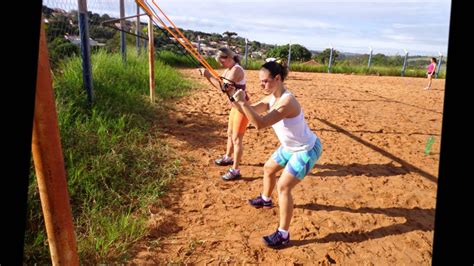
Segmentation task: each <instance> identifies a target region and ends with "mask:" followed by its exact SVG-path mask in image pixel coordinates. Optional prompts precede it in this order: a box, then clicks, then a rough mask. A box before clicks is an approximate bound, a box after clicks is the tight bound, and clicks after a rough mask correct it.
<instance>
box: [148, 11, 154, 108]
mask: <svg viewBox="0 0 474 266" xmlns="http://www.w3.org/2000/svg"><path fill="white" fill-rule="evenodd" d="M154 54H155V45H154V40H153V20H152V18H151V16H150V17H148V66H149V74H150V101H151V102H152V103H153V102H155V56H154Z"/></svg>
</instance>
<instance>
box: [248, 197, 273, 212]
mask: <svg viewBox="0 0 474 266" xmlns="http://www.w3.org/2000/svg"><path fill="white" fill-rule="evenodd" d="M249 204H250V205H252V206H254V207H255V208H257V209H258V208H265V209H269V208H271V207H272V206H273V202H272V200H271V199H270V200H269V201H265V200H263V198H262V194H260V196H258V197H256V198H254V199H250V200H249Z"/></svg>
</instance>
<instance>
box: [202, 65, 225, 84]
mask: <svg viewBox="0 0 474 266" xmlns="http://www.w3.org/2000/svg"><path fill="white" fill-rule="evenodd" d="M199 73H200V74H201V76H204V77H205V78H206V79H207V81H209V83H211V85H212V86H214V87H216V88H220V86H221V85H220V82H219V80H217V79H216V78H215V77H214V76H212V75H211V73H210V72H209V70H207V69H205V68H200V69H199ZM213 81H215V82H216V83H217V85H216V83H213Z"/></svg>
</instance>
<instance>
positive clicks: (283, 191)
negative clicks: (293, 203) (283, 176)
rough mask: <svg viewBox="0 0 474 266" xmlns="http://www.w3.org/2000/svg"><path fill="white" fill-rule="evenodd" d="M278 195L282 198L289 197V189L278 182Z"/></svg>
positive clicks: (286, 185)
mask: <svg viewBox="0 0 474 266" xmlns="http://www.w3.org/2000/svg"><path fill="white" fill-rule="evenodd" d="M277 189H278V194H279V195H283V196H291V187H290V186H289V185H288V184H285V183H282V182H278V184H277Z"/></svg>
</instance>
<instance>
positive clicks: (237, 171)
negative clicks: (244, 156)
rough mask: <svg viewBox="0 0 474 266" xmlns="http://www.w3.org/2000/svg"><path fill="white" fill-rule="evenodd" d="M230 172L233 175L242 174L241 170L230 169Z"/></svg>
mask: <svg viewBox="0 0 474 266" xmlns="http://www.w3.org/2000/svg"><path fill="white" fill-rule="evenodd" d="M230 171H231V172H232V173H233V174H240V169H234V168H230Z"/></svg>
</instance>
